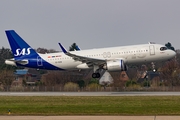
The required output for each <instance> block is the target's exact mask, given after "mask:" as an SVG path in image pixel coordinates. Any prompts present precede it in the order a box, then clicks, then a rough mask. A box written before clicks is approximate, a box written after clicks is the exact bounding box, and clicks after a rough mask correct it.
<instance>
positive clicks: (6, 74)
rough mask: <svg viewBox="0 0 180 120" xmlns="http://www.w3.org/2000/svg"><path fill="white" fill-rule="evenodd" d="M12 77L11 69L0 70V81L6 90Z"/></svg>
mask: <svg viewBox="0 0 180 120" xmlns="http://www.w3.org/2000/svg"><path fill="white" fill-rule="evenodd" d="M13 80H15V78H14V72H13V71H12V70H2V71H0V82H1V84H2V85H3V87H4V89H5V90H6V86H11V84H12V82H13Z"/></svg>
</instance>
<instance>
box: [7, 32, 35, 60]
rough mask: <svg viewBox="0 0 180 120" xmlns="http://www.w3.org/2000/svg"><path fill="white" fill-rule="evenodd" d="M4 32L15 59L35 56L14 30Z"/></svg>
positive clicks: (33, 51)
mask: <svg viewBox="0 0 180 120" xmlns="http://www.w3.org/2000/svg"><path fill="white" fill-rule="evenodd" d="M5 32H6V35H7V38H8V41H9V44H10V46H11V50H12V52H13V55H14V58H15V59H16V58H18V57H23V58H24V57H28V56H31V55H34V54H37V53H36V51H35V50H33V49H32V48H31V47H30V46H29V45H28V44H27V43H26V42H25V41H24V40H23V39H22V38H21V37H20V36H19V35H18V34H17V33H16V32H15V31H14V30H7V31H5Z"/></svg>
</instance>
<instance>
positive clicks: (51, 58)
mask: <svg viewBox="0 0 180 120" xmlns="http://www.w3.org/2000/svg"><path fill="white" fill-rule="evenodd" d="M161 47H164V46H163V45H160V44H142V45H131V46H122V47H121V46H120V47H109V48H100V49H91V50H81V51H72V52H70V53H72V54H75V55H79V56H83V57H89V58H95V59H104V60H106V61H109V60H119V59H121V60H123V61H124V62H125V64H136V63H144V62H155V61H165V60H168V59H171V58H172V57H174V56H175V54H176V53H175V52H174V51H172V50H168V49H167V50H160V48H161ZM39 56H40V57H41V58H42V59H43V60H45V61H46V62H48V63H50V64H52V65H54V66H56V67H58V68H62V69H65V70H68V69H83V68H84V69H86V68H87V67H85V66H84V67H83V66H81V67H77V66H79V65H81V64H83V63H82V62H80V61H76V60H74V59H73V58H72V57H69V56H67V55H66V54H64V53H63V52H60V53H51V54H39ZM42 64H43V63H42Z"/></svg>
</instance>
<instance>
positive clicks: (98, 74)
mask: <svg viewBox="0 0 180 120" xmlns="http://www.w3.org/2000/svg"><path fill="white" fill-rule="evenodd" d="M92 78H100V73H93V74H92Z"/></svg>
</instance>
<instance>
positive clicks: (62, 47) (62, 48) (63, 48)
mask: <svg viewBox="0 0 180 120" xmlns="http://www.w3.org/2000/svg"><path fill="white" fill-rule="evenodd" d="M59 46H60V48H61V50H62V51H63V52H64V53H65V54H66V53H67V50H66V49H65V47H64V46H63V45H62V44H61V43H59Z"/></svg>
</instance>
